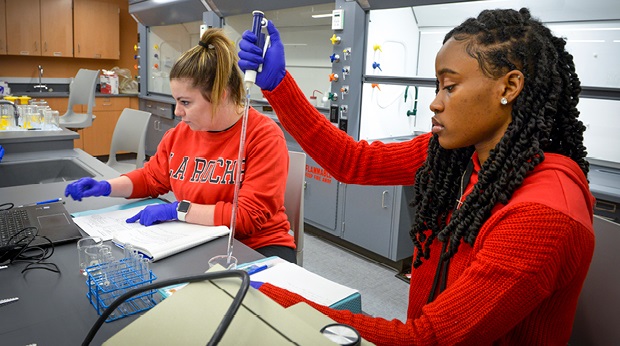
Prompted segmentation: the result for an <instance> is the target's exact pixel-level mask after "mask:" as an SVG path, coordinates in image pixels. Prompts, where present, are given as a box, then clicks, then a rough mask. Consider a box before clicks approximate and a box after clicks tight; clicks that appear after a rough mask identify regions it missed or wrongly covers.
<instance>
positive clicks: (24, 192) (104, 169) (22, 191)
mask: <svg viewBox="0 0 620 346" xmlns="http://www.w3.org/2000/svg"><path fill="white" fill-rule="evenodd" d="M52 158H53V159H69V160H74V161H75V162H76V163H77V164H79V165H80V166H81V167H83V168H84V169H85V170H87V171H88V172H89V173H91V175H92V176H93V178H94V179H97V180H101V179H110V178H114V177H117V176H119V173H118V172H117V171H115V170H114V169H112V168H110V167H108V166H107V165H106V164H105V163H103V162H101V161H99V160H97V159H96V158H95V157H93V156H91V155H89V154H88V153H86V152H84V151H83V150H81V149H65V150H48V151H39V152H30V153H14V152H11V151H9V150H7V152H6V154H5V156H4V159H3V160H2V163H0V165H5V164H11V163H20V162H28V161H41V160H49V159H52ZM0 179H1V177H0ZM67 184H68V182H66V181H60V182H52V183H46V184H32V185H20V186H11V187H4V188H0V204H1V203H14V204H15V205H22V204H29V203H34V202H38V201H44V200H49V199H53V198H63V199H64V200H65V202H66V204H65V206H66V208H67V210H68V211H69V212H78V211H84V210H91V209H99V208H105V207H109V206H113V205H118V204H121V203H129V202H130V200H127V199H124V198H110V197H106V198H87V199H84V200H83V201H82V202H77V201H73V200H71V199H70V198H65V196H64V192H65V187H66V186H67Z"/></svg>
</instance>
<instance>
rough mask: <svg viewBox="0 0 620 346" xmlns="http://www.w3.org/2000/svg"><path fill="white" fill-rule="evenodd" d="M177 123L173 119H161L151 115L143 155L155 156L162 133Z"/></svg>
mask: <svg viewBox="0 0 620 346" xmlns="http://www.w3.org/2000/svg"><path fill="white" fill-rule="evenodd" d="M176 124H177V122H176V121H175V120H173V119H168V118H163V117H160V116H157V115H151V119H150V120H149V127H148V129H147V132H146V143H145V149H144V151H145V153H146V155H148V156H153V155H155V152H156V151H157V146H158V145H159V142H161V139H162V137H164V133H166V131H168V130H170V129H171V128H173V127H175V126H176Z"/></svg>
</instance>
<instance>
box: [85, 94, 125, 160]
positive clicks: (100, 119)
mask: <svg viewBox="0 0 620 346" xmlns="http://www.w3.org/2000/svg"><path fill="white" fill-rule="evenodd" d="M129 105H130V98H129V97H96V98H95V107H93V114H94V115H95V116H96V118H95V120H94V121H93V125H92V126H90V127H87V128H85V129H84V130H83V132H82V134H81V137H82V139H83V141H84V143H83V148H82V149H83V150H84V151H86V152H87V153H89V154H91V155H93V156H102V155H109V154H110V143H112V135H113V134H114V127H116V122H117V121H118V118H120V116H121V112H122V111H123V109H125V108H128V107H129ZM82 107H84V109H83V110H82V112H86V111H87V110H86V107H87V106H86V105H84V106H82Z"/></svg>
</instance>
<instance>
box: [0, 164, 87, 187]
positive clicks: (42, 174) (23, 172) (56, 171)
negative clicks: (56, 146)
mask: <svg viewBox="0 0 620 346" xmlns="http://www.w3.org/2000/svg"><path fill="white" fill-rule="evenodd" d="M94 176H95V174H93V173H92V172H91V171H89V170H88V169H86V168H85V167H83V166H82V165H80V163H79V162H78V161H77V160H75V159H73V158H60V159H57V158H56V159H50V160H37V161H22V162H3V163H1V164H0V188H3V187H11V186H20V185H32V184H49V183H58V182H65V181H71V180H77V179H79V178H82V177H94Z"/></svg>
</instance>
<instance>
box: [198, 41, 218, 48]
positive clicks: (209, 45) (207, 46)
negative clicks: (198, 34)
mask: <svg viewBox="0 0 620 346" xmlns="http://www.w3.org/2000/svg"><path fill="white" fill-rule="evenodd" d="M198 45H199V46H201V47H204V48H205V49H214V48H215V47H214V46H213V45H212V44H206V43H204V42H202V41H198Z"/></svg>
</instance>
